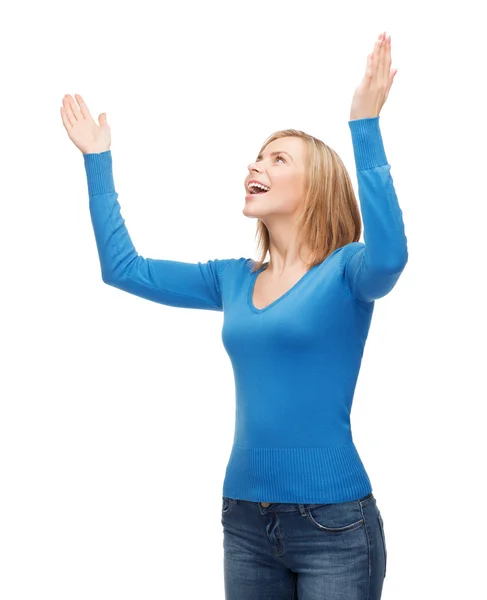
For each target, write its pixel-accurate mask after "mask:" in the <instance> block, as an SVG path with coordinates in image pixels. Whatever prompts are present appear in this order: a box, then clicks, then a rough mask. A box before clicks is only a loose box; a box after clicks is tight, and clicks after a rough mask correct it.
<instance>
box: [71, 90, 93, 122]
mask: <svg viewBox="0 0 487 600" xmlns="http://www.w3.org/2000/svg"><path fill="white" fill-rule="evenodd" d="M74 97H75V98H76V101H77V102H78V104H79V107H80V110H81V114H82V115H83V118H85V119H92V118H93V117H92V116H91V114H90V111H89V110H88V107H87V106H86V104H85V101H84V100H83V98H82V97H81V96H80V95H79V94H75V95H74Z"/></svg>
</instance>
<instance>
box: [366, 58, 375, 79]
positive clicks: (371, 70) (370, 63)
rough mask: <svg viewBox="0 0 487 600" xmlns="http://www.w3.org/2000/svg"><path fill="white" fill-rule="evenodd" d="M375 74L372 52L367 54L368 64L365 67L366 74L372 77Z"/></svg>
mask: <svg viewBox="0 0 487 600" xmlns="http://www.w3.org/2000/svg"><path fill="white" fill-rule="evenodd" d="M373 74H374V55H373V53H370V54H368V55H367V66H366V67H365V75H366V76H367V77H369V78H371V77H372V76H373Z"/></svg>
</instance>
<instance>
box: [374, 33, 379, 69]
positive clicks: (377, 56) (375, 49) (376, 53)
mask: <svg viewBox="0 0 487 600" xmlns="http://www.w3.org/2000/svg"><path fill="white" fill-rule="evenodd" d="M379 42H380V36H379V37H378V38H377V39H376V41H375V45H374V50H373V52H372V60H373V63H374V73H375V72H376V71H377V65H378V64H379V52H380V46H379Z"/></svg>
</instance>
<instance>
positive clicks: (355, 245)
mask: <svg viewBox="0 0 487 600" xmlns="http://www.w3.org/2000/svg"><path fill="white" fill-rule="evenodd" d="M364 248H365V244H364V243H363V242H350V243H349V244H346V245H345V246H342V247H341V248H340V250H339V254H340V270H343V269H344V268H345V266H346V264H347V262H348V261H349V260H350V258H351V257H352V256H353V255H354V254H356V253H357V252H359V251H360V250H363V249H364Z"/></svg>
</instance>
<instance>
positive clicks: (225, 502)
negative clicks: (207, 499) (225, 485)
mask: <svg viewBox="0 0 487 600" xmlns="http://www.w3.org/2000/svg"><path fill="white" fill-rule="evenodd" d="M234 504H235V503H234V502H233V500H232V499H231V498H227V497H226V496H222V517H223V515H227V514H228V513H229V512H230V511H231V510H232V507H233V505H234Z"/></svg>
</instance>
